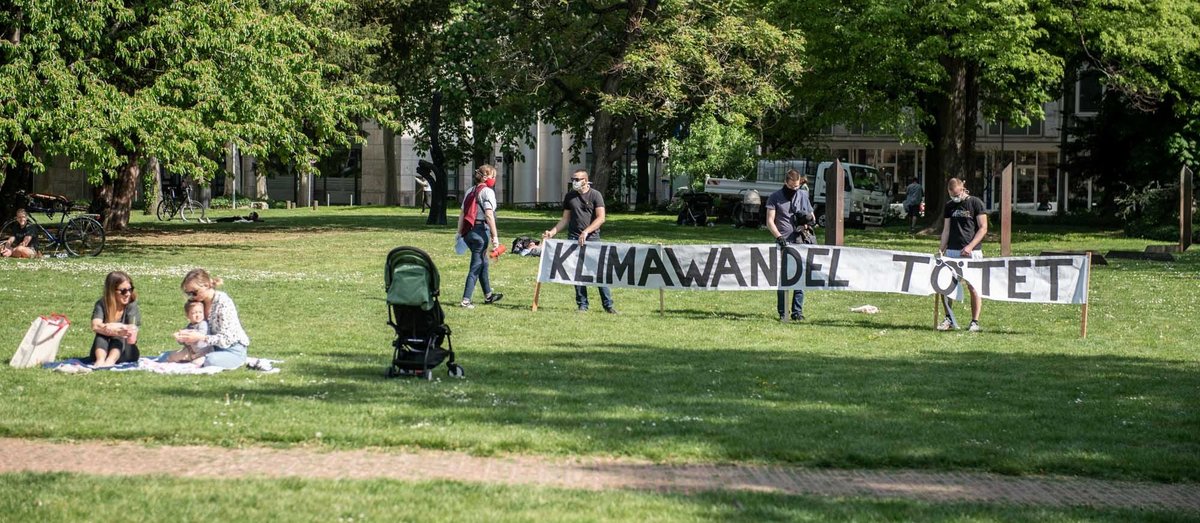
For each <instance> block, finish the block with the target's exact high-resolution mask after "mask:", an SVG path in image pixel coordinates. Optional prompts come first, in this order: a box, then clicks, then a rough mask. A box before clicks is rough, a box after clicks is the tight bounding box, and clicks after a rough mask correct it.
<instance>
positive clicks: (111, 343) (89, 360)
mask: <svg viewBox="0 0 1200 523" xmlns="http://www.w3.org/2000/svg"><path fill="white" fill-rule="evenodd" d="M96 349H104V350H111V349H119V350H120V351H121V357H119V358H117V363H129V362H131V361H137V360H138V358H140V357H141V351H139V350H138V346H137V345H136V344H134V345H130V344H128V343H125V340H124V339H121V338H116V337H112V336H101V335H99V334H97V335H96V339H94V340H92V350H91V351H90V352H89V353H88V356H87V357H86V358H83V360H81V361H83V362H84V363H86V364H89V365H91V364H93V363H96Z"/></svg>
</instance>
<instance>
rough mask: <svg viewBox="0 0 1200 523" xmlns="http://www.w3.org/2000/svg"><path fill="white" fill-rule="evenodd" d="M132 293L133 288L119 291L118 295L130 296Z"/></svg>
mask: <svg viewBox="0 0 1200 523" xmlns="http://www.w3.org/2000/svg"><path fill="white" fill-rule="evenodd" d="M131 292H133V287H129V288H128V289H117V294H120V295H121V296H128V295H129V293H131Z"/></svg>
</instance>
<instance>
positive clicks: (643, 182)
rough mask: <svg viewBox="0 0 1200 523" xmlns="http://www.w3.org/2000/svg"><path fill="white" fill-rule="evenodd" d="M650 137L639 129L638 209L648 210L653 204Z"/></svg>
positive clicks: (640, 127) (639, 127)
mask: <svg viewBox="0 0 1200 523" xmlns="http://www.w3.org/2000/svg"><path fill="white" fill-rule="evenodd" d="M651 186H652V184H651V183H650V135H649V133H647V132H646V131H645V130H644V129H643V128H642V126H638V128H637V200H636V202H637V208H638V210H647V208H648V207H649V206H650V203H651V198H650V196H651V192H650V188H651Z"/></svg>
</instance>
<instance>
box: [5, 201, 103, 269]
mask: <svg viewBox="0 0 1200 523" xmlns="http://www.w3.org/2000/svg"><path fill="white" fill-rule="evenodd" d="M17 197H18V198H24V199H25V201H26V204H25V211H26V213H25V214H26V216H27V217H28V219H29V222H30V223H32V224H34V225H35V226H37V234H38V248H39V251H40V252H39V253H38V254H41V255H49V256H51V257H55V258H64V257H66V256H99V255H100V252H101V251H103V250H104V226H103V225H100V222H99V221H98V220H96V218H94V216H95V215H91V214H81V215H78V216H75V217H73V218H70V219H68V217H70V216H71V212H72V211H77V210H79V209H75V208H74V207H73V205H72V204H71V201H70V200H68V199H66V198H64V197H62V196H48V195H43V194H34V195H32V196H28V197H27V196H26V195H25V193H24V191H18V192H17ZM38 200H41V201H42V202H46V203H41V204H39V202H38ZM37 212H41V213H45V214H46V217H47V218H49V219H54V215H55V214H56V213H57V214H58V215H59V218H58V229H57V232H58V234H54V233H53V232H51V231H50V230H49V229H47V228H46V227H44V226H43V225H42V224H40V223H38V222H37V219H36V218H34V213H37ZM16 230H17V220H16V219H12V220H9V221H7V222H5V223H4V226H2V227H0V240H2V239H8V238H9V237H12V236H14V235H16ZM63 251H66V253H65V254H64V252H63Z"/></svg>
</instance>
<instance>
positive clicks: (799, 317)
mask: <svg viewBox="0 0 1200 523" xmlns="http://www.w3.org/2000/svg"><path fill="white" fill-rule="evenodd" d="M792 321H804V315H803V314H800V313H798V312H793V313H792Z"/></svg>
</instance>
